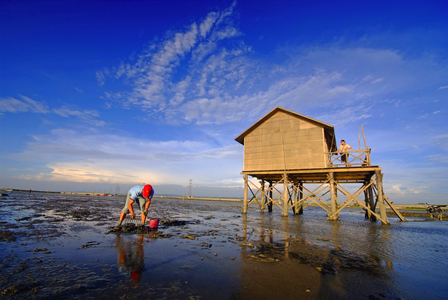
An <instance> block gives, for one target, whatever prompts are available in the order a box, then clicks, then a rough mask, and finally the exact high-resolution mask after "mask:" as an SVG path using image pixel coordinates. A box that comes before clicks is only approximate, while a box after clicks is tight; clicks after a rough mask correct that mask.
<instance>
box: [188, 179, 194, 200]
mask: <svg viewBox="0 0 448 300" xmlns="http://www.w3.org/2000/svg"><path fill="white" fill-rule="evenodd" d="M192 181H193V180H192V179H190V193H189V194H188V198H190V199H191V182H192Z"/></svg>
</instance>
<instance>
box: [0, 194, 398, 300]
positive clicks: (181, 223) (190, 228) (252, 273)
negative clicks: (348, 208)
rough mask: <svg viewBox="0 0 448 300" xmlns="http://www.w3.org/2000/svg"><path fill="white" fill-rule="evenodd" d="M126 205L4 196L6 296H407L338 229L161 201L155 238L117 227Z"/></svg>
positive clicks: (0, 213)
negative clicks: (322, 229)
mask: <svg viewBox="0 0 448 300" xmlns="http://www.w3.org/2000/svg"><path fill="white" fill-rule="evenodd" d="M124 201H125V198H122V197H98V196H97V197H92V196H90V197H87V196H84V197H82V196H72V195H67V196H65V195H54V194H53V195H48V194H34V193H32V194H27V193H11V194H10V195H9V196H5V197H2V198H1V200H0V220H1V222H0V226H1V227H2V230H1V232H0V255H1V256H2V257H3V259H2V260H1V262H0V297H2V298H4V299H23V298H35V299H42V298H57V299H84V298H86V297H89V298H92V299H111V298H113V299H118V298H123V299H124V298H126V299H142V298H143V299H273V298H305V299H352V298H370V299H397V298H402V297H404V298H405V297H406V292H405V291H402V290H399V289H398V290H397V289H396V288H395V287H394V284H393V280H391V276H392V275H391V274H392V273H391V270H392V269H393V266H392V265H393V264H392V262H390V261H389V259H390V257H388V256H387V255H383V254H381V253H378V251H377V250H376V248H375V247H374V245H373V242H372V243H371V244H372V245H369V246H368V247H364V246H365V244H362V241H360V243H361V244H360V245H355V247H352V246H350V243H352V240H351V239H348V241H349V244H346V242H345V240H344V238H342V237H340V235H339V231H340V228H339V227H334V225H333V227H328V228H327V229H328V230H327V231H322V232H320V231H316V232H312V231H313V228H312V227H310V229H308V228H307V227H306V226H307V224H306V223H303V221H301V219H298V218H296V219H293V218H281V217H280V216H279V215H278V216H277V215H268V214H265V215H262V214H260V213H259V212H255V211H250V212H249V214H248V215H247V216H246V215H241V213H240V209H241V206H240V204H238V203H225V202H219V203H218V202H216V203H215V202H214V203H212V204H209V203H207V202H205V201H199V202H189V203H183V202H182V201H181V200H167V199H164V200H161V199H160V200H158V199H154V200H153V204H152V205H151V207H150V216H148V217H152V218H158V219H159V227H158V228H157V229H150V228H149V226H148V225H145V226H139V225H136V224H133V223H127V224H125V225H122V226H119V227H118V226H116V223H117V220H118V216H119V213H120V210H121V208H122V206H123V204H124ZM137 216H138V214H137ZM138 217H139V216H138ZM294 218H295V217H294ZM360 222H362V221H360ZM316 224H317V223H316ZM317 226H318V225H316V228H317ZM369 226H370V225H369ZM332 230H333V231H335V232H332ZM367 230H370V231H372V230H374V232H375V234H374V236H375V243H384V242H386V243H387V242H388V237H387V235H385V236H382V234H381V233H378V232H377V231H376V229H375V228H374V229H371V228H368V229H367ZM371 235H372V234H369V235H368V236H371Z"/></svg>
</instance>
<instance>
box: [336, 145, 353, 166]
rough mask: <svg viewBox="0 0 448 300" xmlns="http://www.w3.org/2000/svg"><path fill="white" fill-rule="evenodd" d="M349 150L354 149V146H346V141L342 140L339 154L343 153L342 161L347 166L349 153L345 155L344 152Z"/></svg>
mask: <svg viewBox="0 0 448 300" xmlns="http://www.w3.org/2000/svg"><path fill="white" fill-rule="evenodd" d="M349 149H352V146H350V145H349V144H346V143H345V141H344V140H341V145H340V146H339V149H338V152H339V153H343V154H342V155H341V161H342V162H343V163H345V164H347V160H348V153H344V152H346V151H347V150H349Z"/></svg>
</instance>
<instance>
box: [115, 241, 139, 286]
mask: <svg viewBox="0 0 448 300" xmlns="http://www.w3.org/2000/svg"><path fill="white" fill-rule="evenodd" d="M116 246H117V247H116V249H117V267H118V270H119V272H120V274H122V275H124V276H126V277H130V278H131V279H133V280H134V281H135V282H140V280H141V277H142V272H143V270H144V269H145V261H144V255H143V234H140V235H139V236H138V238H137V239H136V240H135V239H134V240H126V239H124V238H123V237H122V236H121V235H120V234H117V244H116Z"/></svg>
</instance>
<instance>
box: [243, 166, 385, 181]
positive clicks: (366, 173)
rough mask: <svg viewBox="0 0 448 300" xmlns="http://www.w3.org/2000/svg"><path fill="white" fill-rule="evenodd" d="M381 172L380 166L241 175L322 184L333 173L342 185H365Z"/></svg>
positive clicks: (248, 172)
mask: <svg viewBox="0 0 448 300" xmlns="http://www.w3.org/2000/svg"><path fill="white" fill-rule="evenodd" d="M378 171H381V168H380V167H378V166H370V167H346V168H342V167H338V168H324V169H305V170H276V171H243V172H241V175H249V176H251V177H255V178H257V179H259V180H265V181H280V180H282V178H283V176H284V174H285V173H287V174H288V178H289V180H290V181H297V182H298V181H301V182H303V183H322V182H325V181H327V179H328V174H329V173H333V176H334V179H335V180H336V181H338V182H340V183H364V182H365V181H369V180H370V178H371V177H372V176H373V175H375V172H378Z"/></svg>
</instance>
